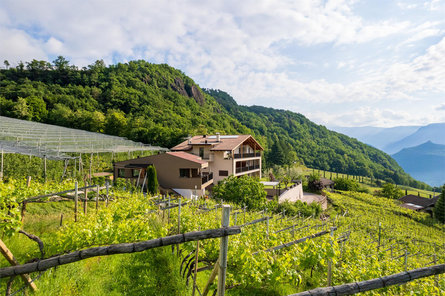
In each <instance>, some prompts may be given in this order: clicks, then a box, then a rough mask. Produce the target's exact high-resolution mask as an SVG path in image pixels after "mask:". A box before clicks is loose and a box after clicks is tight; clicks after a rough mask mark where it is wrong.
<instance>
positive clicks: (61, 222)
mask: <svg viewBox="0 0 445 296" xmlns="http://www.w3.org/2000/svg"><path fill="white" fill-rule="evenodd" d="M62 225H63V213H62V214H60V226H62Z"/></svg>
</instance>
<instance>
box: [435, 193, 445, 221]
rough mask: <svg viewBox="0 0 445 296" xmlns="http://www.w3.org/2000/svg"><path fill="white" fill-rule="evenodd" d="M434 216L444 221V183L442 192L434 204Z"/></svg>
mask: <svg viewBox="0 0 445 296" xmlns="http://www.w3.org/2000/svg"><path fill="white" fill-rule="evenodd" d="M434 216H435V217H436V219H437V220H439V221H440V222H442V223H445V185H443V186H442V193H441V194H440V196H439V199H438V200H437V202H436V205H435V206H434Z"/></svg>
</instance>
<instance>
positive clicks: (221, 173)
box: [219, 171, 229, 177]
mask: <svg viewBox="0 0 445 296" xmlns="http://www.w3.org/2000/svg"><path fill="white" fill-rule="evenodd" d="M219 175H220V176H221V177H227V176H228V175H229V171H219Z"/></svg>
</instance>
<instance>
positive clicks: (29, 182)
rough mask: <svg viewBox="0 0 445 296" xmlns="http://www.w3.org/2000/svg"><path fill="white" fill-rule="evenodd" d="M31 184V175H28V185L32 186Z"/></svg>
mask: <svg viewBox="0 0 445 296" xmlns="http://www.w3.org/2000/svg"><path fill="white" fill-rule="evenodd" d="M30 186H31V176H28V178H27V179H26V187H28V188H29V187H30Z"/></svg>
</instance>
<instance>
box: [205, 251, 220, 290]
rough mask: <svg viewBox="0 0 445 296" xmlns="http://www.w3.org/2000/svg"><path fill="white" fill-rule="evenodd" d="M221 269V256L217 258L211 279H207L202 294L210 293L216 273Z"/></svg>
mask: <svg viewBox="0 0 445 296" xmlns="http://www.w3.org/2000/svg"><path fill="white" fill-rule="evenodd" d="M218 271H219V258H218V260H216V263H215V266H214V267H213V270H212V273H211V274H210V277H209V280H208V281H207V283H206V285H205V287H204V290H203V291H202V296H207V294H208V293H209V288H210V285H211V284H212V283H213V281H214V280H215V278H216V275H217V274H218Z"/></svg>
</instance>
